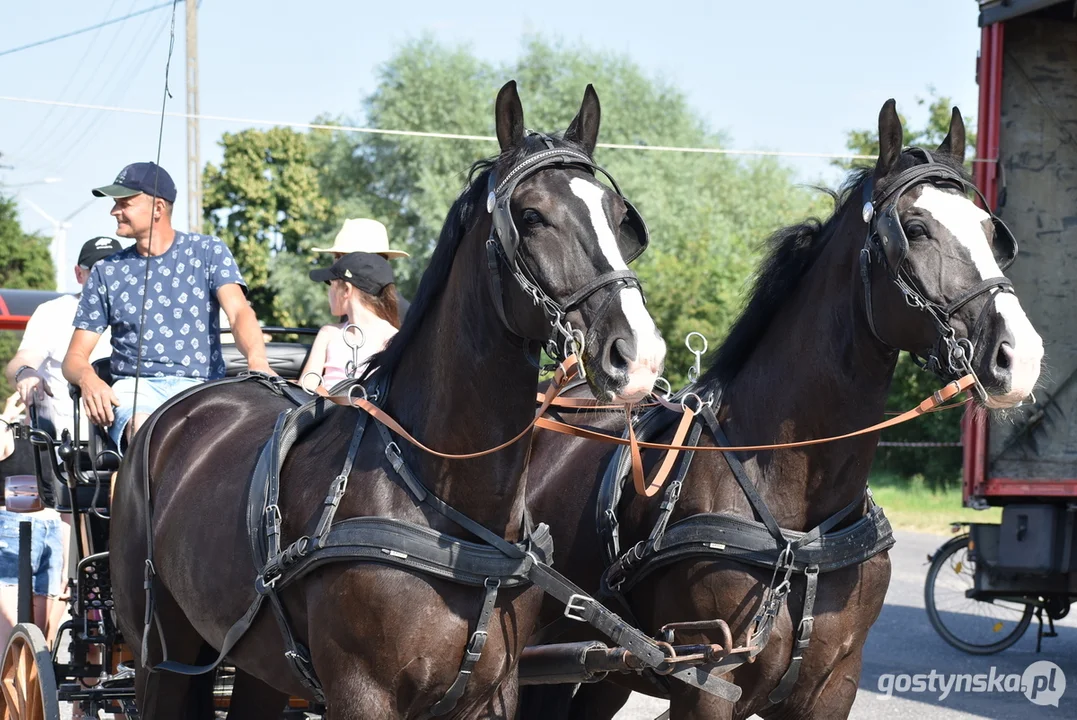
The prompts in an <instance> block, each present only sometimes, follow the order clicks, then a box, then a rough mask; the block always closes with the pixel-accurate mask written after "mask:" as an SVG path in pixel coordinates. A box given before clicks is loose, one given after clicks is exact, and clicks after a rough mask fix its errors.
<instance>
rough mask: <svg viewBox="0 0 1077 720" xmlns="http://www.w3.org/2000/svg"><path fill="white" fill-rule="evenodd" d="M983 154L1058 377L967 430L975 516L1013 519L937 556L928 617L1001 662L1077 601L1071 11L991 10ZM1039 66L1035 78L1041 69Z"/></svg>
mask: <svg viewBox="0 0 1077 720" xmlns="http://www.w3.org/2000/svg"><path fill="white" fill-rule="evenodd" d="M981 5H982V6H983V12H982V15H981V23H982V24H983V25H984V28H983V40H982V48H981V53H980V67H979V79H980V91H981V101H980V120H979V144H980V148H979V152H978V154H979V155H980V156H981V157H996V156H997V157H998V158H999V162H998V163H997V165H996V164H993V163H981V164H979V166H978V167H977V168H976V180H977V184H978V185H979V186H980V187H981V188H982V189H983V190H984V193H985V195H987V198H988V200H990V202H991V204H992V206H993V207H994V208H995V210H996V212H997V213H998V215H999V216H1000V217H1002V218H1004V219H1005V220H1006V222H1007V224H1009V225H1010V226H1011V227H1013V228H1014V229H1015V231H1017V232H1018V234H1019V235H1020V236H1021V237H1024V238H1027V239H1028V242H1027V244H1026V246H1025V249H1027V250H1028V251H1029V253H1030V256H1031V257H1032V258H1034V261H1033V262H1029V263H1022V264H1019V265H1018V266H1015V268H1014V271H1013V273H1012V279H1013V281H1014V284H1015V286H1017V287H1018V288H1020V289H1027V290H1030V291H1032V290H1034V292H1029V293H1028V294H1027V296H1023V297H1027V299H1026V300H1025V303H1026V304H1027V307H1026V309H1027V312H1028V314H1029V317H1030V318H1031V319H1032V320H1033V322H1034V323H1035V326H1036V329H1037V331H1038V332H1039V333H1040V334H1041V335H1042V336H1043V339H1044V342H1045V345H1046V354H1047V357H1048V358H1049V361H1050V362H1051V365H1052V367H1053V372H1052V373H1050V374H1048V375H1046V376H1045V377H1044V380H1043V383H1042V386H1041V387H1039V388H1037V390H1036V393H1035V397H1034V398H1032V399H1031V401H1030V402H1029V403H1027V404H1026V405H1024V406H1022V407H1020V408H1018V409H1017V410H1016V411H1014V412H1012V413H1010V414H1009V415H1008V416H1006V417H1004V418H1001V419H996V420H994V421H992V420H991V419H990V418H989V417H988V416H987V415H986V414H984V413H982V412H970V413H969V414H968V415H967V416H966V417H965V420H964V423H963V430H964V432H963V437H964V445H965V450H964V482H963V497H964V502H965V504H966V506H969V507H974V508H979V509H983V508H987V507H1000V508H1001V509H1002V519H1001V522H1000V523H972V524H970V525H968V527H967V529H965V530H963V531H962V530H961V526H958V527H957V528H955V531H957V532H960V533H961V534H960V535H959V536H957V537H955V538H953V539H951V540H950V541H949V542H947V543H945V544H944V545H943V546H942V547H941V548H939V550H938V551H937V552H936V553H935V554H934V555H933V556H932V565H931V569H930V571H929V573H928V577H927V584H926V589H925V601H926V606H927V610H928V617H929V618H930V619H931V622H932V624H933V625H934V627H935V629H936V630H937V631H938V632H939V634H940V635H941V636H942V637H943V638H944V639H945V640H946V641H947V642H949V643H950V644H951V645H953V646H954V647H957V648H959V649H961V650H964V651H966V652H970V653H977V654H987V653H993V652H998V651H1000V650H1003V649H1005V648H1007V647H1010V646H1011V645H1013V644H1014V643H1015V642H1017V641H1018V640H1019V639H1020V638H1021V637H1022V635H1023V634H1024V633H1025V631H1026V630H1027V629H1028V627H1029V625H1030V624H1031V622H1032V620H1033V619H1034V618H1035V619H1036V620H1037V621H1038V638H1037V647H1039V640H1040V639H1041V638H1043V637H1045V636H1050V635H1052V634H1053V630H1054V621H1055V620H1058V619H1060V618H1063V617H1065V616H1066V614H1067V613H1068V612H1069V608H1070V603H1071V601H1072V600H1073V599H1074V598H1077V463H1075V462H1074V455H1073V442H1074V437H1075V435H1077V430H1075V426H1074V421H1073V416H1072V412H1071V410H1072V408H1073V407H1074V402H1075V397H1077V394H1075V389H1077V388H1075V385H1074V383H1073V379H1074V377H1077V368H1075V367H1074V365H1073V362H1074V358H1075V357H1077V353H1075V352H1074V349H1075V348H1074V338H1077V321H1075V319H1074V315H1073V313H1072V307H1073V286H1072V277H1073V272H1074V270H1073V257H1074V256H1073V243H1074V241H1075V240H1077V233H1075V228H1077V225H1075V224H1074V222H1073V213H1074V210H1073V208H1074V207H1075V206H1077V191H1075V189H1074V185H1073V183H1071V182H1065V181H1060V179H1061V178H1068V177H1073V175H1074V173H1077V144H1075V143H1074V136H1073V133H1072V130H1071V129H1070V128H1071V127H1072V125H1073V123H1074V121H1077V102H1075V100H1074V97H1075V96H1074V93H1073V88H1074V87H1075V86H1077V22H1074V19H1073V7H1072V3H1053V4H1052V3H1044V2H1028V1H1027V0H1019V1H1015V2H1006V3H999V2H981ZM1029 68H1036V72H1031V73H1030V72H1029Z"/></svg>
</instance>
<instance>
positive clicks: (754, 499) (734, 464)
mask: <svg viewBox="0 0 1077 720" xmlns="http://www.w3.org/2000/svg"><path fill="white" fill-rule="evenodd" d="M700 414H701V415H702V416H703V420H704V421H705V422H706V423H707V427H708V428H709V429H710V431H711V435H713V436H714V440H715V442H717V443H718V444H719V445H720V446H725V447H729V446H730V445H732V443H731V442H729V438H727V437H726V434H725V431H724V430H722V424H721V423H719V422H718V418H717V416H716V415H715V414H714V410H713V409H711V407H710V406H709V405H707V406H704V407H703V410H702V411H701V412H700ZM725 461H726V463H727V464H728V465H729V469H730V470H731V471H732V472H733V477H735V478H736V479H737V484H738V485H740V489H741V490H743V491H744V495H745V497H747V498H748V502H749V503H750V504H751V506H752V509H753V510H754V511H755V514H756V515H758V516H759V519H760V520H761V521H762V522H763V524H764V525H765V526H766V527H767V532H769V533H770V534H771V536H772V537H773V538H774V539H775V540H777V541H778V546H779V547H782V546H784V545H785V544H786V543H787V542H788V540H786V538H785V536H784V535H783V534H782V529H781V528H780V527H778V521H777V520H775V519H774V515H772V514H771V512H770V508H768V507H767V504H766V503H765V502H763V498H762V497H761V496H760V495H759V491H758V490H757V489H756V487H755V485H754V484H753V483H752V481H751V478H749V477H748V473H747V472H746V471H745V470H744V464H743V463H741V461H740V458H738V457H737V455H736V453H733V452H727V453H725Z"/></svg>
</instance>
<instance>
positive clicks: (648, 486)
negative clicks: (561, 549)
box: [316, 355, 976, 497]
mask: <svg viewBox="0 0 1077 720" xmlns="http://www.w3.org/2000/svg"><path fill="white" fill-rule="evenodd" d="M577 363H578V360H577V358H576V356H575V355H572V356H569V357H568V358H567V359H566V360H565V361H564V362H563V363H561V365H560V366H559V367H558V368H557V371H556V372H555V373H554V379H553V381H552V382H551V383H550V386H549V387H548V388H547V389H546V392H545V393H541V394H539V395H538V396H537V400H538V401H539V402H540V405H539V408H538V411H537V412H536V413H535V418H534V419H533V420H532V421H531V422H530V423H528V424H527V426H526V427H525V428H524V429H523V430H521V431H520V432H519V433H518V434H516V435H515V436H514V437H512V438H510V439H509V440H506V441H505V442H503V443H501V444H499V445H497V446H496V447H492V448H488V449H486V450H479V451H476V452H470V453H445V452H440V451H438V450H434V449H433V448H430V447H427V446H426V445H424V444H423V443H422V442H420V441H419V440H418V439H416V438H415V437H414V436H412V435H411V433H409V432H408V431H407V430H405V429H404V428H403V427H401V425H400V423H398V422H397V421H396V420H395V419H394V418H393V417H392V416H391V415H389V414H388V413H387V412H385V411H384V410H382V409H381V408H380V407H378V406H377V405H375V404H374V403H372V402H370V400H368V399H367V398H365V397H354V396H352V395H330V394H329V393H328V392H327V391H326V390H325V389H324V388H322V387H319V388H318V389H317V391H316V392H317V394H318V395H320V396H321V397H324V398H325V399H326V400H328V401H329V402H332V403H334V404H336V405H341V406H344V407H355V408H359V409H361V410H363V411H364V412H366V413H368V414H370V415H371V416H372V417H373V418H374V419H375V420H377V421H378V422H380V423H382V424H383V425H385V426H386V427H388V428H389V429H390V430H392V431H393V432H395V433H396V434H397V435H399V436H400V437H402V438H403V439H404V440H406V441H407V442H409V443H411V444H412V445H414V446H415V447H417V448H419V449H420V450H422V451H423V452H427V453H430V454H431V455H435V456H437V457H440V458H445V459H447V460H470V459H473V458H479V457H483V456H485V455H490V454H493V453H496V452H499V451H501V450H504V449H505V448H507V447H509V446H510V445H513V444H515V443H517V442H519V441H520V440H522V439H523V438H524V437H525V436H526V435H527V434H528V433H529V432H530V431H531V430H532V429H533V428H541V429H543V430H549V431H551V432H557V433H561V434H563V435H571V436H573V437H578V438H583V439H585V440H596V441H598V442H605V443H610V444H614V445H627V446H628V447H629V449H630V452H631V454H632V476H633V484H634V485H635V488H636V492H638V493H639V494H640V495H644V496H646V497H651V496H653V495H655V494H657V493H658V491H659V490H660V489H661V488H662V486H663V485H664V484H665V481H666V478H667V477H668V476H669V474H670V472H671V471H672V469H673V466H674V464H675V463H676V459H677V454H678V453H679V452H681V451H684V450H692V451H695V452H707V451H710V452H763V451H768V450H788V449H792V448H802V447H810V446H812V445H822V444H824V443H830V442H836V441H838V440H847V439H849V438H854V437H859V436H861V435H868V434H870V433H874V432H879V431H881V430H885V429H887V428H890V427H894V426H895V425H900V424H902V423H905V422H908V421H909V420H913V419H915V418H918V417H921V416H922V415H926V414H928V413H932V412H937V411H941V410H949V409H952V408H955V407H961V406H962V405H964V404H965V403H963V402H962V403H950V404H947V402H948V401H950V400H952V399H953V398H954V397H956V396H957V395H959V394H961V393H962V392H964V391H965V390H967V389H969V388H970V387H972V386H973V385H974V384H975V383H976V379H975V377H974V376H973V375H971V374H970V375H965V376H964V377H962V378H960V379H958V380H954V381H952V382H950V383H947V384H946V385H945V386H944V387H943V388H941V389H939V390H938V391H936V392H935V393H934V394H933V395H932V396H931V397H929V398H927V399H926V400H924V401H923V402H921V403H920V404H919V405H917V406H916V407H914V408H912V409H911V410H906V411H905V412H903V413H901V414H900V415H897V416H896V417H892V418H890V419H888V420H883V421H882V422H878V423H876V424H874V425H872V426H870V427H866V428H861V429H860V430H854V431H852V432H848V433H843V434H841V435H833V436H831V437H825V438H816V439H814V440H798V441H795V442H788V443H774V444H769V445H738V446H697V445H684V444H683V443H684V438H685V437H686V436H687V434H688V430H689V428H690V427H691V425H692V419H693V418H694V417H695V416H696V414H697V412H698V410H693V409H692V408H691V407H689V406H688V405H686V404H680V405H678V404H676V403H672V402H669V401H668V400H665V399H664V398H660V397H657V398H656V403H655V404H660V405H662V406H663V407H666V408H667V409H669V410H672V411H674V412H680V413H682V417H681V420H680V422H679V423H678V424H677V429H676V431H675V432H674V434H673V442H671V443H668V444H666V443H656V442H644V441H641V440H638V439H637V438H636V433H635V429H634V428H633V426H632V417H631V414H632V410H633V408H634V407H635V406H633V405H606V404H601V403H598V402H597V401H595V400H591V399H589V398H559V397H558V396H559V395H560V394H561V392H562V391H563V390H564V389H565V386H566V385H567V384H568V382H569V381H570V380H571V379H572V378H573V377H574V376H575V375H576V373H577ZM551 407H564V408H574V409H586V410H613V409H617V410H621V409H623V410H624V413H625V417H626V424H627V426H628V433H627V435H628V436H627V437H621V436H619V435H610V434H607V433H604V432H599V431H597V430H590V429H588V428H583V427H578V426H576V425H569V424H568V423H564V422H560V421H558V420H554V419H552V418H548V417H544V415H545V413H546V411H547V410H549V409H550V408H551ZM643 449H647V450H665V451H667V455H666V456H665V457H664V458H663V459H662V463H661V464H660V465H659V468H658V472H656V473H655V477H654V479H653V480H651V481H650V482H647V480H646V477H645V475H644V472H643V460H642V456H641V451H642V450H643Z"/></svg>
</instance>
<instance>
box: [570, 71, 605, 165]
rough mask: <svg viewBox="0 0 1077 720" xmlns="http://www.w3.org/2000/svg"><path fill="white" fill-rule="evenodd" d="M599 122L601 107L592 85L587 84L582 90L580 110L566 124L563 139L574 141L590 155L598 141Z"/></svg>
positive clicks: (600, 120)
mask: <svg viewBox="0 0 1077 720" xmlns="http://www.w3.org/2000/svg"><path fill="white" fill-rule="evenodd" d="M601 122H602V108H601V106H600V105H599V103H598V93H596V92H595V86H594V85H588V86H587V89H586V90H584V91H583V102H582V103H581V104H580V111H579V112H578V113H576V117H574V118H572V122H570V123H569V124H568V130H565V140H568V141H570V142H574V143H576V144H577V145H579V146H580V147H582V148H583V149H584V150H585V151H586V152H587V154H588V155H592V154H594V152H595V144H596V143H597V142H598V126H599V124H600V123H601Z"/></svg>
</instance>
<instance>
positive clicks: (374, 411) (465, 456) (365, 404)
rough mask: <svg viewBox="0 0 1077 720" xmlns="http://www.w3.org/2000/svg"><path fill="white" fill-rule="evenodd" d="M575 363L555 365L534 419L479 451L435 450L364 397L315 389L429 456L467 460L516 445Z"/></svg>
mask: <svg viewBox="0 0 1077 720" xmlns="http://www.w3.org/2000/svg"><path fill="white" fill-rule="evenodd" d="M578 362H579V361H578V360H577V358H576V356H575V355H571V356H569V357H568V358H566V359H565V361H564V362H562V363H561V365H560V366H558V368H557V371H556V372H555V373H554V379H553V382H551V383H550V386H549V387H548V388H547V389H546V395H545V399H544V401H543V403H542V406H541V407H540V408H539V409H538V412H537V413H536V415H535V419H534V420H532V421H531V422H530V423H528V424H527V426H526V427H525V428H524V429H523V430H521V431H520V432H519V433H517V434H516V435H515V436H514V437H512V438H509V439H508V440H506V441H505V442H503V443H501V444H500V445H497V446H495V447H492V448H487V449H486V450H479V451H476V452H471V453H444V452H440V451H438V450H434V449H433V448H430V447H427V446H426V445H424V444H422V443H421V442H419V440H417V439H416V438H415V437H414V436H413V435H412V434H411V433H409V432H408V431H407V430H405V429H404V428H403V426H401V425H400V423H398V422H397V421H396V420H395V419H394V418H393V416H392V415H390V414H389V413H387V412H385V411H384V410H382V409H381V408H380V407H378V406H377V405H375V404H374V403H373V402H371V401H370V400H368V399H367V398H356V397H352V396H351V395H329V394H328V393H326V392H325V391H324V390H323V389H321V388H319V394H320V395H321V396H322V397H324V398H325V399H326V400H328V401H329V402H331V403H333V404H335V405H342V406H344V407H355V408H359V409H360V410H363V411H364V412H365V413H367V414H368V415H371V416H372V417H373V418H374V419H375V420H377V421H378V423H379V425H378V426H379V427H381V426H386V427H388V428H389V429H390V430H392V431H393V432H395V433H396V434H397V435H399V436H400V437H402V438H404V439H405V440H407V441H408V442H409V443H410V444H412V445H414V446H415V447H417V448H419V449H420V450H422V451H423V452H426V453H429V454H430V455H434V456H436V457H440V458H445V459H446V460H471V459H474V458H479V457H484V456H486V455H491V454H493V453H496V452H499V451H501V450H504V449H505V448H507V447H509V446H511V445H514V444H516V443H517V442H519V441H520V440H521V439H523V438H524V437H525V436H526V435H527V434H528V433H529V432H531V429H532V428H534V427H535V426H536V424H537V423H538V420H539V418H541V416H542V414H543V413H544V412H546V410H548V409H549V407H550V405H551V404H552V403H553V401H554V400H555V399H556V398H557V396H558V395H560V394H561V391H562V390H563V389H564V387H565V385H566V384H567V383H568V381H569V380H571V379H572V377H573V376H574V375H575V374H576V372H578V368H577V366H578Z"/></svg>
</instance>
